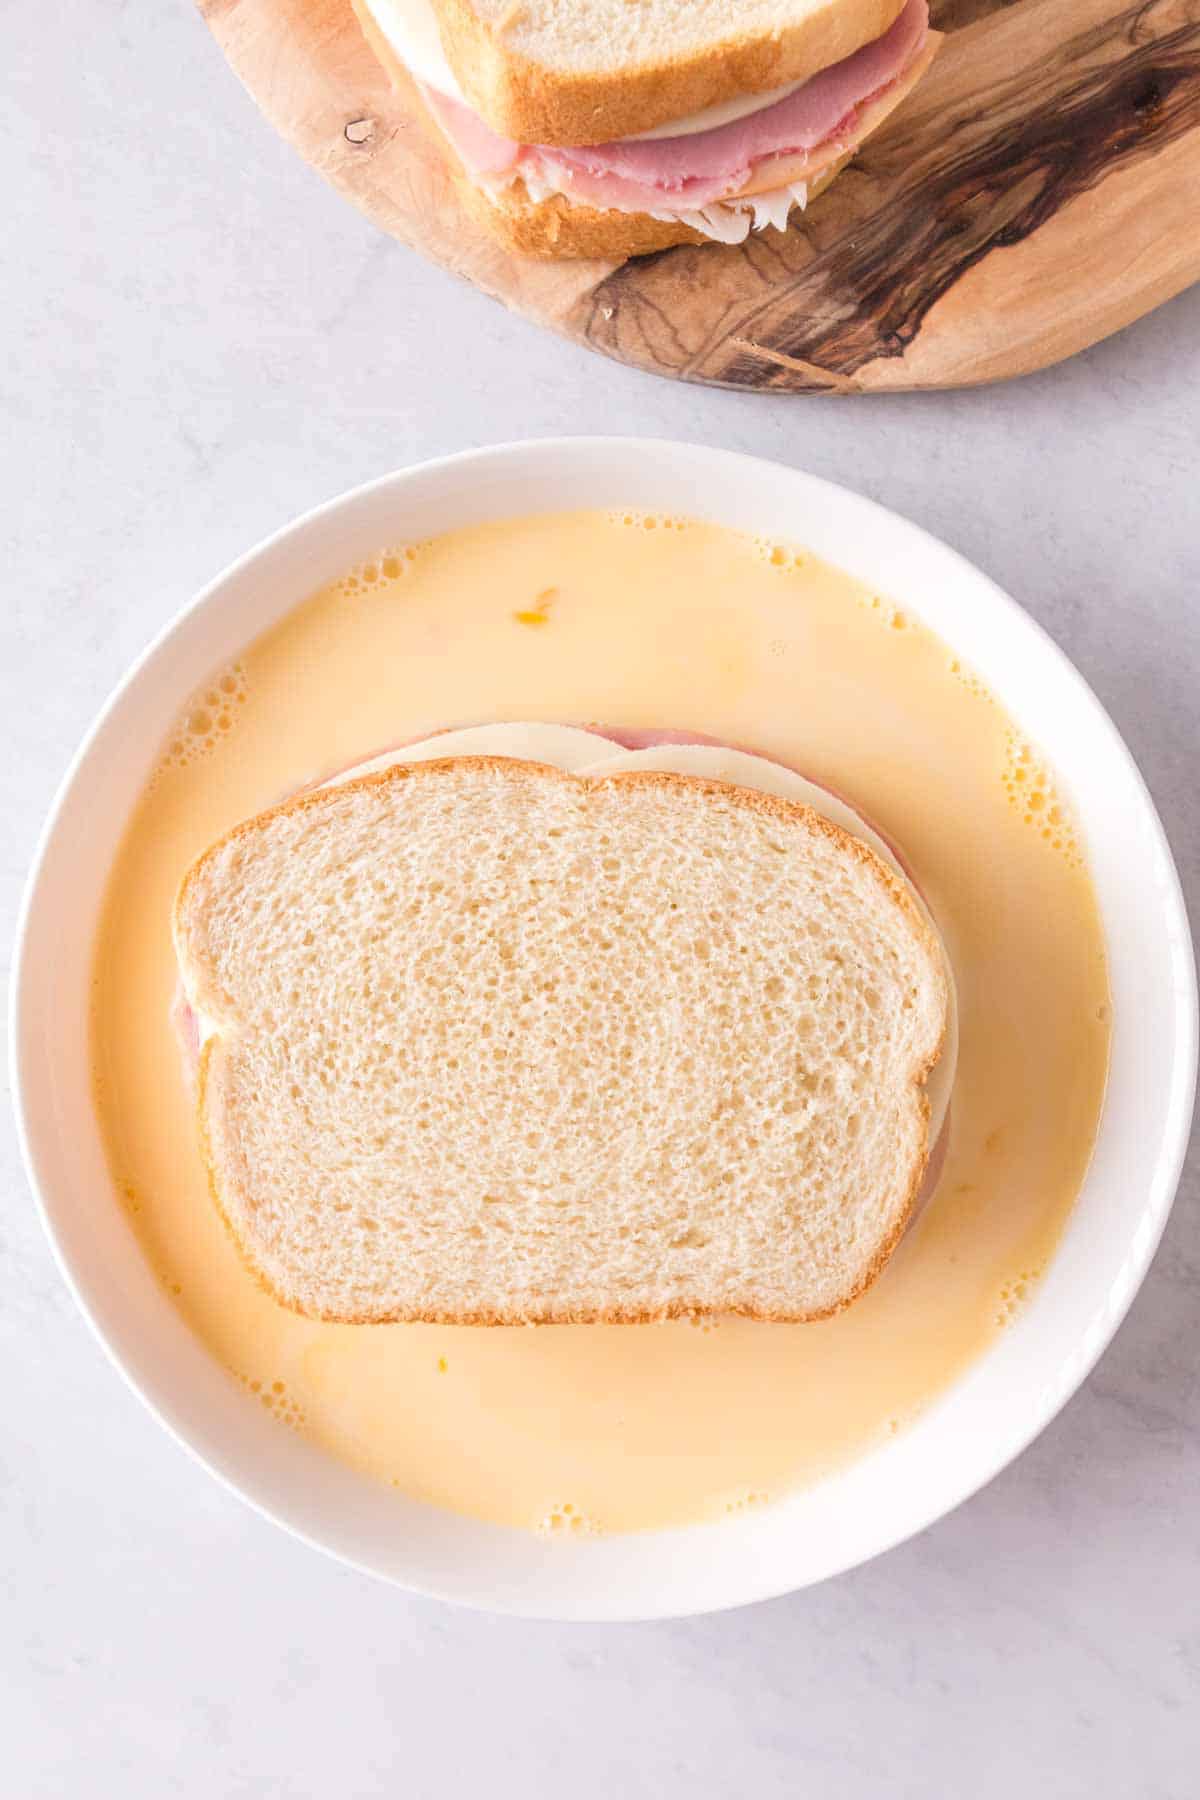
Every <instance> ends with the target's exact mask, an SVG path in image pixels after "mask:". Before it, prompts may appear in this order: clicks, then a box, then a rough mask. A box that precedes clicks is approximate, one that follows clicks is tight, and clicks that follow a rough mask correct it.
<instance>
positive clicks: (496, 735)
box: [322, 720, 958, 1186]
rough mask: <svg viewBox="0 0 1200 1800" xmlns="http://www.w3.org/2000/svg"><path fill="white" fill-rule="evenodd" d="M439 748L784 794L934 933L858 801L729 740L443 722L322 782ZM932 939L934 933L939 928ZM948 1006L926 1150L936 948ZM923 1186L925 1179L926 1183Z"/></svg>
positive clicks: (947, 1061)
mask: <svg viewBox="0 0 1200 1800" xmlns="http://www.w3.org/2000/svg"><path fill="white" fill-rule="evenodd" d="M445 756H508V757H515V758H516V759H517V760H518V761H521V762H546V763H550V764H551V765H552V766H553V767H554V768H556V769H570V770H572V771H574V773H575V774H577V775H615V774H616V773H617V772H618V771H619V770H622V769H642V770H654V771H657V772H658V773H660V774H666V775H701V776H704V777H705V778H706V779H707V780H709V781H724V782H727V783H729V784H731V785H732V786H734V787H745V788H752V789H754V791H755V792H757V793H760V794H778V795H779V796H780V797H781V798H782V799H784V800H794V801H797V802H798V803H799V804H800V805H801V806H811V807H812V809H813V811H814V812H818V813H820V814H821V817H822V818H824V819H828V820H829V821H830V822H831V823H832V824H834V825H837V826H839V827H840V828H841V830H843V831H844V832H846V833H847V834H848V835H849V836H850V837H853V838H858V839H859V840H860V841H861V842H862V843H864V844H867V845H868V846H869V847H870V848H871V849H872V850H873V851H874V852H875V854H876V856H878V857H879V858H880V860H881V861H882V862H884V863H886V864H887V866H888V868H890V869H891V871H892V873H893V874H894V875H895V876H896V878H897V880H899V881H902V882H904V883H905V885H906V886H907V887H908V888H909V890H910V892H911V893H912V896H913V899H914V900H915V901H916V903H917V905H918V906H920V908H921V909H922V911H923V912H924V913H925V915H926V917H927V918H928V920H929V924H930V927H931V929H932V930H933V931H934V932H935V934H936V933H937V929H938V928H937V923H936V921H935V920H934V918H933V915H932V914H931V913H930V911H929V908H928V907H927V906H926V904H925V900H924V897H923V895H922V893H921V890H920V889H919V888H918V887H917V885H916V883H915V882H914V881H913V880H912V878H911V876H910V875H909V872H908V870H907V869H906V868H905V867H904V865H903V864H902V863H901V861H900V859H899V857H898V856H897V855H896V852H895V851H894V850H893V848H892V846H891V845H890V844H889V843H888V841H887V839H886V838H885V837H881V836H880V834H879V832H878V831H876V829H875V827H874V826H873V825H872V824H871V822H870V821H869V820H868V819H866V818H864V817H863V815H862V813H860V812H859V811H858V810H857V808H855V807H853V806H851V805H850V803H849V801H848V800H844V799H843V798H842V796H841V795H840V794H836V793H834V792H833V791H832V790H831V789H829V788H826V787H820V786H819V785H818V784H817V783H816V782H815V781H809V780H808V778H807V776H804V775H801V774H800V772H799V771H798V770H797V769H792V768H789V767H788V766H787V764H786V763H778V762H774V761H772V759H771V758H770V757H768V756H762V755H760V754H759V753H758V752H756V751H750V750H739V749H737V748H735V746H733V745H731V744H720V743H712V742H710V741H708V740H705V739H700V738H696V739H694V740H692V741H691V742H688V741H686V740H685V739H681V738H680V737H679V734H664V737H663V738H662V740H661V741H660V742H658V743H655V744H651V745H647V746H644V747H642V748H639V749H627V748H625V747H623V746H622V745H621V744H620V743H619V742H617V741H616V740H615V739H613V738H611V737H609V736H608V735H607V734H606V733H605V732H603V731H600V730H598V729H593V728H590V727H587V726H579V725H546V724H541V723H531V722H529V721H527V720H516V721H512V722H509V721H505V722H504V723H501V724H493V725H464V726H458V727H457V728H450V729H443V730H440V731H436V732H434V733H433V735H432V736H431V737H426V738H418V739H416V740H415V741H414V742H412V743H407V744H400V745H396V746H395V747H393V748H392V749H390V750H384V751H381V752H380V753H379V755H378V756H372V757H370V758H368V759H367V760H366V761H364V762H358V763H354V764H352V765H351V767H350V768H348V769H343V770H341V771H340V772H339V773H338V774H337V775H332V776H330V777H329V778H328V780H327V781H325V782H323V783H322V786H324V787H335V786H340V785H341V784H342V783H343V782H347V781H354V780H357V779H358V778H360V777H361V776H363V775H376V774H379V773H381V772H382V771H383V770H384V769H391V768H394V767H395V766H396V764H397V763H402V762H427V761H429V760H431V759H432V758H434V757H445ZM938 935H939V941H940V934H938ZM942 961H943V965H944V968H945V974H946V987H947V994H948V1000H949V1006H948V1011H947V1017H946V1035H945V1037H944V1039H943V1041H942V1050H941V1054H940V1056H939V1057H938V1059H937V1062H936V1064H935V1065H934V1067H933V1069H932V1070H931V1072H930V1075H929V1079H928V1081H927V1083H926V1089H925V1091H926V1096H927V1098H928V1101H929V1124H928V1132H927V1137H928V1144H929V1151H930V1155H931V1157H932V1155H933V1153H934V1150H935V1148H936V1146H937V1142H938V1139H939V1138H940V1137H941V1134H942V1131H943V1129H944V1127H945V1124H946V1120H947V1118H948V1116H949V1112H950V1100H951V1096H952V1094H953V1092H954V1078H955V1075H956V1074H957V1072H958V994H957V989H956V986H955V981H954V970H953V969H952V967H951V965H950V958H949V956H948V955H947V954H946V951H945V947H944V946H943V949H942ZM926 1186H928V1183H926Z"/></svg>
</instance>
